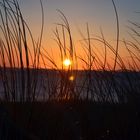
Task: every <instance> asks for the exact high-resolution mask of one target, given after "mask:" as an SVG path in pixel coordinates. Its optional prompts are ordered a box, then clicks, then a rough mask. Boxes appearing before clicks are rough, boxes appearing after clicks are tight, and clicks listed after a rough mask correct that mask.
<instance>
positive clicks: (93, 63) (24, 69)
mask: <svg viewBox="0 0 140 140" xmlns="http://www.w3.org/2000/svg"><path fill="white" fill-rule="evenodd" d="M112 4H113V7H114V11H115V15H116V46H113V45H111V44H110V43H109V42H108V41H107V40H106V39H105V36H104V34H103V30H102V29H101V36H92V35H91V33H90V28H89V26H88V24H87V26H86V31H87V34H86V35H83V34H81V37H82V40H81V42H82V44H84V47H83V46H82V44H81V49H83V52H84V53H85V56H84V55H83V54H80V56H78V55H77V50H76V46H75V45H74V41H73V35H72V32H71V27H70V24H69V22H68V19H67V18H66V16H65V15H64V13H63V12H61V11H60V10H58V13H59V14H60V18H61V22H60V23H57V24H56V29H55V30H54V32H53V33H54V35H55V42H56V45H57V46H58V48H59V54H60V59H61V62H63V61H64V60H65V59H66V58H69V59H70V60H71V62H72V64H71V65H70V66H69V67H67V68H65V67H64V65H63V63H62V66H61V68H59V66H58V65H57V64H56V63H55V60H54V59H53V57H52V56H51V55H50V52H48V51H47V50H46V49H45V48H44V47H43V46H42V36H43V28H44V12H43V4H42V1H41V0H40V5H41V13H42V24H41V29H40V36H39V39H38V41H36V40H34V37H33V34H32V31H31V30H30V27H29V26H28V25H27V23H26V21H25V20H24V17H23V15H22V11H21V9H20V5H19V3H18V1H17V0H13V1H2V2H0V7H1V10H0V20H1V22H0V23H1V25H0V30H1V37H0V80H1V84H2V91H3V93H2V95H1V97H0V98H1V101H6V102H8V101H12V102H17V101H18V102H26V101H27V102H33V101H36V100H40V99H39V97H41V100H42V101H49V100H87V101H88V100H92V101H94V102H111V103H126V102H133V103H135V101H136V100H138V99H139V98H140V95H139V93H140V88H139V87H140V86H139V85H140V82H139V79H140V74H139V71H140V67H139V65H140V59H139V58H140V56H139V52H140V49H139V45H140V42H139V37H140V33H139V23H135V22H131V21H130V24H131V26H130V27H129V30H130V31H131V32H132V34H135V36H134V35H132V34H130V35H131V37H132V40H131V41H128V40H127V39H123V40H121V39H119V30H120V29H119V17H118V13H117V8H116V5H115V3H114V1H113V0H112ZM94 42H98V43H99V44H100V45H101V47H102V48H103V49H104V51H102V52H101V51H100V50H99V49H98V47H97V46H94ZM119 44H121V45H122V44H123V45H124V46H125V48H126V51H127V52H128V54H129V59H128V60H127V61H128V62H127V63H126V60H124V59H123V57H122V56H121V55H120V52H119V47H120V46H119ZM31 50H33V51H31ZM109 53H112V55H113V56H114V58H113V59H112V61H113V66H111V65H110V63H109V60H108V54H109ZM83 56H84V57H83ZM40 61H42V62H43V63H44V68H45V69H44V70H43V69H41V68H40ZM48 61H49V62H50V63H51V65H52V68H53V69H52V70H49V69H48V67H47V64H46V62H48ZM78 61H81V62H82V63H83V65H84V68H83V70H82V71H78V70H77V68H78V67H77V66H78ZM128 65H129V67H128ZM116 67H117V70H116ZM118 70H119V71H118ZM43 74H44V75H43ZM50 75H51V76H50ZM71 76H73V77H74V78H73V79H72V80H70V77H71ZM136 81H137V82H136ZM137 102H138V101H137Z"/></svg>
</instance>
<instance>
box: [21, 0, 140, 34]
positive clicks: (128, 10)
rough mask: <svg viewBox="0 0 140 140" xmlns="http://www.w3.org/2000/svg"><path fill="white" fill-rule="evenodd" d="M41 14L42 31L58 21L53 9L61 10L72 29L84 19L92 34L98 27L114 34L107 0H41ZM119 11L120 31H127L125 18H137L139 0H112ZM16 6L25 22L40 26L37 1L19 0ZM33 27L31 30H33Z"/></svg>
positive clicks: (112, 11)
mask: <svg viewBox="0 0 140 140" xmlns="http://www.w3.org/2000/svg"><path fill="white" fill-rule="evenodd" d="M42 1H43V6H44V13H45V28H46V30H45V31H46V32H49V33H50V32H51V30H53V28H54V27H55V25H54V23H56V22H61V20H60V17H59V14H58V12H57V11H56V9H59V10H61V11H63V13H64V14H65V16H66V17H67V18H68V20H69V22H70V24H71V26H72V27H73V30H75V29H77V27H78V28H80V29H83V28H84V27H85V25H86V23H87V22H88V23H89V25H90V28H91V31H92V32H94V33H95V34H96V33H98V32H99V31H100V30H99V28H100V27H102V29H103V31H104V33H105V34H107V36H112V34H113V35H114V34H115V32H114V31H115V27H116V26H115V24H116V23H115V13H114V10H113V5H112V2H111V0H42ZM114 1H115V3H116V7H117V10H118V14H119V21H120V28H121V34H122V36H123V34H124V35H125V32H127V27H126V26H127V25H129V23H128V20H132V21H138V20H139V17H140V14H138V13H135V12H136V11H140V0H114ZM20 6H21V9H22V11H23V14H24V17H25V19H26V20H27V23H29V25H31V26H32V27H34V28H36V29H38V28H39V27H40V26H39V25H40V21H41V20H40V17H41V10H40V4H39V0H24V1H23V0H20ZM33 30H34V29H33Z"/></svg>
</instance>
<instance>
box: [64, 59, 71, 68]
mask: <svg viewBox="0 0 140 140" xmlns="http://www.w3.org/2000/svg"><path fill="white" fill-rule="evenodd" d="M71 63H72V62H71V60H70V59H68V58H67V59H65V60H64V61H63V64H64V66H65V67H69V66H70V65H71Z"/></svg>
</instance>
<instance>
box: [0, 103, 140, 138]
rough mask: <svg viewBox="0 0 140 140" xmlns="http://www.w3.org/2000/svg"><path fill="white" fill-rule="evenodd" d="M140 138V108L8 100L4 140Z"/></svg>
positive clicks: (1, 118) (0, 115)
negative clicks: (9, 101)
mask: <svg viewBox="0 0 140 140" xmlns="http://www.w3.org/2000/svg"><path fill="white" fill-rule="evenodd" d="M12 139H13V140H139V139H140V109H139V108H138V107H137V106H134V105H132V104H131V105H128V104H127V105H126V104H125V105H124V104H123V105H118V104H117V105H112V104H108V103H102V104H101V103H92V102H89V101H88V102H87V101H61V102H56V101H52V102H47V103H44V102H35V103H23V104H22V103H4V104H1V105H0V140H12Z"/></svg>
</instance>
